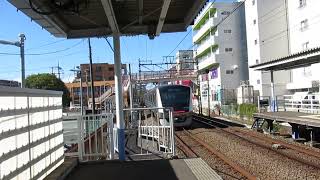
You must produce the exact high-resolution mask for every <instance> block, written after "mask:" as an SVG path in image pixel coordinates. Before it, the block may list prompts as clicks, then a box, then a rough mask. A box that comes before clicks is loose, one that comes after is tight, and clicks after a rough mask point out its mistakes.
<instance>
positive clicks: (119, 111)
mask: <svg viewBox="0 0 320 180" xmlns="http://www.w3.org/2000/svg"><path fill="white" fill-rule="evenodd" d="M113 47H114V66H115V68H114V71H115V73H114V74H115V76H114V80H115V88H116V93H115V94H116V118H117V129H118V150H119V159H120V160H121V161H124V160H125V150H124V148H125V147H124V142H125V136H124V128H125V124H124V116H123V96H122V79H121V55H120V35H119V34H116V33H115V34H114V35H113Z"/></svg>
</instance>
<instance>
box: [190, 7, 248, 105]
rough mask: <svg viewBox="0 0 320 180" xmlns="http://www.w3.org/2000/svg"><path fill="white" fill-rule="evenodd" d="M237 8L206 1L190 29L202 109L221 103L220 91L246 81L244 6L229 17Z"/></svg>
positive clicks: (222, 94) (223, 94)
mask: <svg viewBox="0 0 320 180" xmlns="http://www.w3.org/2000/svg"><path fill="white" fill-rule="evenodd" d="M239 5H240V2H228V3H227V2H219V3H212V2H208V3H207V4H206V6H205V7H204V8H203V10H202V11H201V12H200V14H199V15H198V16H197V17H196V19H195V22H194V25H193V27H192V28H193V43H194V50H195V53H194V57H195V59H196V60H197V62H198V69H199V72H200V73H201V74H202V75H200V93H201V101H202V106H203V107H204V108H207V107H208V104H209V106H210V108H211V109H213V108H214V106H215V104H221V103H223V102H222V101H224V97H225V96H226V93H222V90H224V89H228V90H230V89H236V88H237V87H238V86H239V85H240V82H241V81H245V80H248V65H247V46H246V30H245V12H244V6H240V8H239V9H238V10H237V11H235V12H234V13H233V14H231V12H232V10H234V9H235V8H236V7H238V6H239ZM229 14H230V16H229V17H228V18H226V17H227V16H228V15H229ZM224 18H226V19H225V20H224V21H223V22H222V23H219V22H221V21H222V19H224ZM217 25H218V26H217ZM208 83H209V84H208ZM208 92H209V96H208ZM208 98H209V99H208Z"/></svg>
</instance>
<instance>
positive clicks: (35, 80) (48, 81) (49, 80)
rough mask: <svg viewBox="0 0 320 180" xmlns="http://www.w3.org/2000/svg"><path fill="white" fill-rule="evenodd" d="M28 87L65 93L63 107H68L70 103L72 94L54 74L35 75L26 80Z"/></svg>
mask: <svg viewBox="0 0 320 180" xmlns="http://www.w3.org/2000/svg"><path fill="white" fill-rule="evenodd" d="M26 87H27V88H33V89H46V90H54V91H63V95H62V105H63V107H68V106H69V103H70V93H69V90H68V88H67V87H66V85H65V84H64V82H63V81H61V79H59V78H57V77H56V76H55V75H53V74H48V73H41V74H33V75H30V76H28V77H27V78H26Z"/></svg>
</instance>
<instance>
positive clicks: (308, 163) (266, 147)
mask: <svg viewBox="0 0 320 180" xmlns="http://www.w3.org/2000/svg"><path fill="white" fill-rule="evenodd" d="M194 120H196V121H198V122H200V123H203V124H206V125H209V126H212V127H215V126H214V125H212V124H210V123H208V122H204V121H202V120H198V119H194ZM210 121H213V120H210ZM219 129H220V130H222V131H223V132H226V133H229V134H231V135H233V136H236V137H238V138H240V139H242V140H245V141H247V142H249V143H251V144H254V145H257V146H259V147H262V148H265V149H268V150H271V151H273V152H275V153H277V154H281V155H283V156H285V157H287V158H289V159H292V160H294V161H297V162H300V163H302V164H305V165H308V166H312V167H314V168H317V169H320V165H319V164H316V163H313V162H310V161H307V160H305V159H302V158H298V157H296V156H294V155H291V154H288V153H285V152H283V151H281V150H278V149H274V148H272V146H270V145H266V144H265V143H263V142H260V143H259V142H255V141H253V140H252V139H249V138H246V137H243V136H241V135H239V134H237V133H236V132H233V131H231V130H227V129H223V128H219ZM248 135H249V136H250V137H252V136H251V135H250V134H248ZM257 139H259V138H257ZM260 141H261V139H260ZM262 141H263V140H262ZM280 145H282V144H281V143H280ZM289 149H291V148H289ZM292 150H294V149H292ZM299 152H301V151H299ZM302 153H303V152H302Z"/></svg>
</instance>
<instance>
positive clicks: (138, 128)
mask: <svg viewBox="0 0 320 180" xmlns="http://www.w3.org/2000/svg"><path fill="white" fill-rule="evenodd" d="M124 117H125V127H126V130H125V133H126V140H125V142H126V150H127V151H128V152H129V156H137V155H138V156H139V155H157V156H162V157H164V158H165V157H172V156H174V155H175V143H174V127H173V114H172V110H171V109H169V108H133V109H124ZM113 133H114V139H113V140H114V147H115V150H116V151H117V150H118V149H117V145H118V143H117V142H118V139H117V130H116V129H114V130H113Z"/></svg>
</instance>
